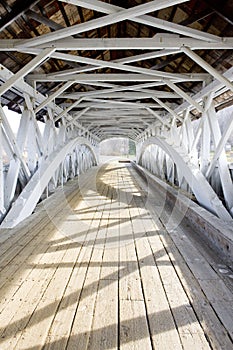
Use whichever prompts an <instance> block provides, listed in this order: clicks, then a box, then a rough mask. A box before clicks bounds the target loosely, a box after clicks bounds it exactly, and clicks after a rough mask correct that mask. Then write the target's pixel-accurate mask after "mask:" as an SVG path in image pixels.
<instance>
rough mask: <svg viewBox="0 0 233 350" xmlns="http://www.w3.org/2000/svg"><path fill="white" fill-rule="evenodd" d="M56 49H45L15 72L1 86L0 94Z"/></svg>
mask: <svg viewBox="0 0 233 350" xmlns="http://www.w3.org/2000/svg"><path fill="white" fill-rule="evenodd" d="M54 50H55V49H50V48H49V49H45V50H43V51H42V52H41V53H40V54H39V55H38V56H36V57H34V58H33V59H32V60H31V61H30V62H29V63H28V64H26V65H25V66H24V67H23V68H21V69H20V70H19V71H18V72H17V73H15V74H14V75H13V76H12V77H11V78H10V79H9V80H7V81H6V82H5V83H3V85H1V86H0V96H1V95H3V94H4V93H5V92H6V91H7V90H9V89H10V88H11V87H12V86H13V85H14V84H15V83H16V82H17V81H18V80H20V79H22V78H24V77H25V75H27V74H28V73H29V72H31V71H32V70H33V69H34V68H35V67H37V66H39V65H40V64H41V63H42V62H43V61H44V60H45V59H46V58H48V57H49V56H50V55H51V53H52V52H54Z"/></svg>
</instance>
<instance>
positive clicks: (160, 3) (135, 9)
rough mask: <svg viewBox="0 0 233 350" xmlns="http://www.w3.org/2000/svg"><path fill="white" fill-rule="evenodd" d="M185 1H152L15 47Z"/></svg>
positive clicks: (42, 42)
mask: <svg viewBox="0 0 233 350" xmlns="http://www.w3.org/2000/svg"><path fill="white" fill-rule="evenodd" d="M186 1H187V0H153V1H150V2H149V3H146V4H142V5H138V6H135V7H132V8H129V9H126V10H125V9H124V10H121V11H119V12H117V13H113V14H110V15H107V16H105V17H101V18H97V19H93V20H90V21H87V22H85V23H81V24H76V25H74V26H72V27H69V28H64V29H60V30H57V31H55V32H51V33H48V34H44V35H41V36H39V37H36V38H33V39H28V40H22V41H21V42H20V44H19V45H16V47H22V46H24V47H25V46H26V47H33V46H37V45H39V44H44V43H48V42H51V41H53V40H57V39H63V38H67V37H69V36H71V35H75V34H79V33H84V32H87V31H89V30H92V29H96V28H100V27H103V26H106V25H110V24H113V23H117V22H121V21H124V20H126V19H131V18H133V17H137V16H140V15H143V14H145V13H148V12H152V11H156V10H160V9H162V8H165V7H169V6H172V5H176V4H179V3H182V2H186Z"/></svg>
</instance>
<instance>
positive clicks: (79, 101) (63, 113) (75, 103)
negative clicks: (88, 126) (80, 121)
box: [54, 98, 83, 122]
mask: <svg viewBox="0 0 233 350" xmlns="http://www.w3.org/2000/svg"><path fill="white" fill-rule="evenodd" d="M82 100H83V99H82V98H80V99H78V100H77V101H75V102H74V103H72V104H71V105H70V106H69V107H67V108H66V109H64V111H63V112H62V113H60V114H59V115H58V116H57V117H56V118H54V121H55V122H56V121H57V120H59V119H61V118H62V117H63V116H64V115H65V114H66V113H68V112H69V111H71V110H72V109H73V108H75V107H77V106H78V105H79V104H80V103H81V102H82Z"/></svg>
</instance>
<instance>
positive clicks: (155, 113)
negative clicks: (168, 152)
mask: <svg viewBox="0 0 233 350" xmlns="http://www.w3.org/2000/svg"><path fill="white" fill-rule="evenodd" d="M146 109H147V111H148V112H150V113H151V114H152V115H153V116H154V117H155V118H156V119H158V120H159V121H160V122H161V123H162V124H163V125H166V126H167V127H169V128H170V124H168V122H167V121H166V120H165V119H163V118H162V117H160V115H159V114H158V113H157V112H155V111H153V109H151V108H146Z"/></svg>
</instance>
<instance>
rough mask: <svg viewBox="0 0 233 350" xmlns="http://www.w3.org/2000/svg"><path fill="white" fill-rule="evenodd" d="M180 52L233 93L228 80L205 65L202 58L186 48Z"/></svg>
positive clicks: (231, 85) (232, 87)
mask: <svg viewBox="0 0 233 350" xmlns="http://www.w3.org/2000/svg"><path fill="white" fill-rule="evenodd" d="M182 51H183V52H184V53H185V54H186V55H187V56H189V57H190V58H191V59H192V60H193V61H194V62H196V63H197V64H199V65H200V66H201V67H202V68H204V69H205V70H206V71H207V72H208V73H210V74H211V75H212V76H213V77H214V78H215V79H217V80H218V81H220V82H221V83H223V84H224V85H225V86H226V87H227V88H228V89H230V90H231V91H233V84H232V83H231V82H230V80H229V79H227V78H225V77H224V76H223V75H222V74H220V73H219V72H218V71H217V70H216V69H215V68H213V67H212V66H211V65H210V64H209V63H207V62H206V61H205V60H203V58H201V57H200V56H199V55H197V54H196V53H195V52H193V51H192V50H190V48H188V47H184V46H183V47H182Z"/></svg>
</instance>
